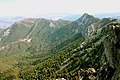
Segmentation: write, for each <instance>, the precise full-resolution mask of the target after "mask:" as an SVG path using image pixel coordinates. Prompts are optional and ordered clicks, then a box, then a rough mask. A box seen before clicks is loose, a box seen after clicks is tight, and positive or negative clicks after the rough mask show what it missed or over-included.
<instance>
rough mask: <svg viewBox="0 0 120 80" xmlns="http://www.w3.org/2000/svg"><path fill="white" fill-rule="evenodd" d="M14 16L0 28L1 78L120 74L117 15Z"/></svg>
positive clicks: (98, 78)
mask: <svg viewBox="0 0 120 80" xmlns="http://www.w3.org/2000/svg"><path fill="white" fill-rule="evenodd" d="M20 19H22V20H20ZM15 20H17V21H16V22H14V23H13V24H12V25H11V26H10V27H7V28H6V29H1V30H0V80H56V79H61V80H119V79H120V78H119V75H120V67H119V65H120V59H119V58H120V22H119V19H115V18H97V17H94V16H92V15H89V14H87V13H84V14H83V15H82V16H81V17H79V18H78V19H76V20H74V21H71V20H64V19H58V20H49V19H45V18H24V19H23V18H21V17H20V18H19V17H18V18H15ZM18 20H19V21H18ZM13 21H14V20H13Z"/></svg>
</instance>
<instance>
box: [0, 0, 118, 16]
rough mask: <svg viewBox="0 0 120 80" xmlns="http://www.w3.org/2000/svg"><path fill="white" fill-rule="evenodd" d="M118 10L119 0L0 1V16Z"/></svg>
mask: <svg viewBox="0 0 120 80" xmlns="http://www.w3.org/2000/svg"><path fill="white" fill-rule="evenodd" d="M84 12H88V13H107V12H120V5H119V0H18V1H15V2H11V3H0V16H17V15H20V16H38V15H53V14H64V15H65V14H79V13H84Z"/></svg>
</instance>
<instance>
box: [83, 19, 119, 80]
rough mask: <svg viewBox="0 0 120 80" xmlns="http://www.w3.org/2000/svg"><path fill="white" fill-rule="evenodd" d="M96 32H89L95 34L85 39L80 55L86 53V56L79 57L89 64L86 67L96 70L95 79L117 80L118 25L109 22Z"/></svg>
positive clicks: (114, 22) (84, 79) (115, 22)
mask: <svg viewBox="0 0 120 80" xmlns="http://www.w3.org/2000/svg"><path fill="white" fill-rule="evenodd" d="M99 27H100V26H99ZM100 29H101V30H100ZM98 30H100V32H98ZM98 30H96V32H94V31H93V32H91V34H94V33H96V34H95V35H92V37H90V36H88V37H86V40H85V41H84V43H85V44H84V46H83V47H82V48H83V50H82V51H81V52H82V54H86V53H87V55H86V56H85V57H84V56H81V57H84V58H82V59H83V60H84V61H85V62H87V63H88V64H89V65H88V66H87V67H94V68H95V70H97V71H96V75H95V76H96V78H95V79H97V80H119V79H120V77H119V75H120V67H119V65H120V59H119V58H120V23H118V22H117V21H115V20H111V22H109V23H107V25H104V26H102V27H100V28H99V29H98ZM82 45H83V44H82ZM90 48H91V49H90ZM85 51H86V52H85ZM82 54H81V55H82ZM87 56H88V57H87ZM83 64H84V63H83ZM87 67H86V68H87ZM86 75H88V74H86ZM89 76H90V75H88V77H89ZM86 79H87V78H86V77H84V78H83V80H86ZM89 79H90V78H89Z"/></svg>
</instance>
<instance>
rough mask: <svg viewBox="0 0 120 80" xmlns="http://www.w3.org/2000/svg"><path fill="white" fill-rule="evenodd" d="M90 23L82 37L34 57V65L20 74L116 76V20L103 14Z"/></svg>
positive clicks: (85, 79)
mask: <svg viewBox="0 0 120 80" xmlns="http://www.w3.org/2000/svg"><path fill="white" fill-rule="evenodd" d="M96 25H97V26H96ZM93 26H94V28H93ZM93 26H89V27H87V29H90V31H89V30H88V32H87V35H86V36H84V38H81V39H78V40H76V41H73V42H72V43H71V44H69V45H67V46H66V47H64V48H63V49H62V50H61V51H59V52H58V53H56V54H54V55H52V56H50V57H49V58H46V59H44V60H42V61H40V60H36V61H34V62H33V65H36V67H34V68H29V69H27V70H26V69H25V70H26V71H25V70H23V71H22V72H21V78H23V79H29V78H30V77H31V78H32V79H33V78H34V79H43V80H44V79H48V80H49V79H60V78H61V79H63V78H64V79H67V80H79V79H80V80H119V70H120V68H119V54H120V49H119V40H120V38H119V35H120V34H119V32H120V31H119V30H120V23H119V22H118V20H116V19H110V18H108V19H107V18H105V19H102V20H100V21H99V22H97V23H95V24H93ZM39 62H40V63H39ZM31 69H32V71H31ZM33 74H38V75H33ZM24 75H25V76H24ZM28 75H29V76H28ZM30 75H31V76H30Z"/></svg>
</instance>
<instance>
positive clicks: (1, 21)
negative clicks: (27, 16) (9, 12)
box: [0, 16, 24, 29]
mask: <svg viewBox="0 0 120 80" xmlns="http://www.w3.org/2000/svg"><path fill="white" fill-rule="evenodd" d="M22 19H24V17H20V16H17V17H2V18H0V28H4V29H5V28H8V27H10V26H11V25H12V24H13V23H15V22H16V21H18V20H22Z"/></svg>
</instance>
